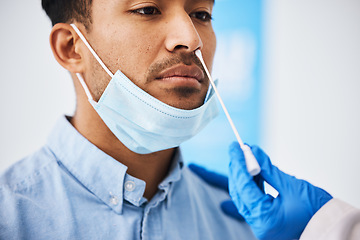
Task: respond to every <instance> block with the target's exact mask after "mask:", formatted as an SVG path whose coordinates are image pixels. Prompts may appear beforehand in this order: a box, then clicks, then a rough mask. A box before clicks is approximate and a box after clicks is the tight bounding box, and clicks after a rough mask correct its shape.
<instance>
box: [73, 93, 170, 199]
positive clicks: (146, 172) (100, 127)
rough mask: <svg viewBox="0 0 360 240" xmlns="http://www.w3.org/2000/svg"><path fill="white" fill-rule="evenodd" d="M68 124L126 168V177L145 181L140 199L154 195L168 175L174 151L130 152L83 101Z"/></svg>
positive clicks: (79, 103)
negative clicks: (143, 192)
mask: <svg viewBox="0 0 360 240" xmlns="http://www.w3.org/2000/svg"><path fill="white" fill-rule="evenodd" d="M78 100H79V99H78ZM79 105H82V106H81V107H80V106H79ZM80 109H81V110H80ZM71 124H72V125H73V126H74V127H75V128H76V129H77V130H78V131H79V132H80V133H81V134H82V135H83V136H84V137H85V138H86V139H88V140H89V141H90V142H91V143H93V144H94V145H95V146H97V147H98V148H99V149H100V150H102V151H103V152H105V153H106V154H108V155H109V156H111V157H113V158H114V159H116V160H117V161H119V162H120V163H122V164H124V165H125V166H127V167H128V171H127V173H128V174H130V175H131V176H133V177H136V178H138V179H141V180H143V181H145V182H146V188H145V194H144V197H146V198H147V199H148V200H150V199H151V198H152V197H153V196H154V195H155V194H156V192H157V190H158V185H159V184H160V182H161V181H162V180H163V179H164V178H165V177H166V175H167V174H168V171H169V168H170V165H171V162H172V158H173V155H174V152H175V149H167V150H163V151H159V152H155V153H151V154H137V153H134V152H132V151H130V150H129V149H128V148H126V147H125V146H124V145H123V144H122V143H121V142H120V141H119V140H118V139H117V138H116V136H115V135H114V134H113V133H112V132H111V131H110V129H109V128H108V127H107V126H106V125H105V123H104V122H103V121H102V120H101V118H100V117H99V116H98V114H97V113H96V111H95V110H94V109H93V108H92V106H91V105H90V104H89V102H87V101H86V100H85V101H83V102H80V101H78V104H77V110H76V112H75V115H74V117H73V118H72V119H71Z"/></svg>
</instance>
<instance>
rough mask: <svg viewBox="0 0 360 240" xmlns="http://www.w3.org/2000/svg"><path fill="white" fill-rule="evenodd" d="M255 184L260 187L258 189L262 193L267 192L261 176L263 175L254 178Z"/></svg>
mask: <svg viewBox="0 0 360 240" xmlns="http://www.w3.org/2000/svg"><path fill="white" fill-rule="evenodd" d="M253 179H254V182H255V183H256V185H257V186H258V188H259V189H260V190H261V191H262V192H265V186H264V182H265V180H264V178H263V177H262V176H261V174H258V175H256V176H254V177H253Z"/></svg>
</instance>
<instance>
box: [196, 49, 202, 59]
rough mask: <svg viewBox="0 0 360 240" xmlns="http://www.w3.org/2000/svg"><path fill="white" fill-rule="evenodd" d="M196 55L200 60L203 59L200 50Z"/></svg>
mask: <svg viewBox="0 0 360 240" xmlns="http://www.w3.org/2000/svg"><path fill="white" fill-rule="evenodd" d="M195 55H196V56H197V57H198V58H200V59H202V54H201V51H200V49H197V50H196V51H195Z"/></svg>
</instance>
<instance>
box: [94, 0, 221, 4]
mask: <svg viewBox="0 0 360 240" xmlns="http://www.w3.org/2000/svg"><path fill="white" fill-rule="evenodd" d="M169 1H171V2H184V3H185V4H192V3H201V2H207V3H211V4H215V0H153V1H152V2H154V3H165V2H169ZM92 2H93V3H94V2H97V3H101V4H106V3H109V1H108V0H95V1H94V0H93V1H92ZM111 2H113V3H114V4H132V3H137V2H138V3H141V2H144V3H151V2H149V1H139V0H115V1H111Z"/></svg>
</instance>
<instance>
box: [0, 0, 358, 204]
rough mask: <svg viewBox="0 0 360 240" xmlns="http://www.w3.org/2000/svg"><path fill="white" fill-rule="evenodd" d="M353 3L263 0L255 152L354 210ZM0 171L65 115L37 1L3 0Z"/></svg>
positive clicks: (62, 87)
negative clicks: (258, 140)
mask: <svg viewBox="0 0 360 240" xmlns="http://www.w3.org/2000/svg"><path fill="white" fill-rule="evenodd" d="M359 23H360V1H357V0H316V1H314V0H302V1H294V0H281V1H280V0H278V1H271V2H270V1H266V4H265V18H264V26H265V29H266V31H265V40H264V42H265V46H264V47H265V59H264V66H265V71H264V74H263V75H264V79H263V82H264V87H263V89H264V92H263V95H262V101H263V104H262V105H263V109H264V111H263V117H262V122H263V125H262V132H263V139H262V142H263V144H262V146H261V147H262V148H263V149H264V150H265V151H266V152H267V153H268V154H269V155H270V156H271V159H272V161H273V162H274V163H275V164H276V165H277V166H279V168H281V169H283V170H285V171H287V172H288V173H290V174H293V175H296V176H298V177H301V178H304V179H306V180H309V181H310V182H311V183H313V184H315V185H318V186H321V187H323V188H325V189H326V190H328V191H329V192H330V193H331V194H332V195H334V196H335V197H339V198H341V199H343V200H345V201H347V202H349V203H351V204H353V205H355V206H357V207H360V181H359V180H358V175H359V174H358V172H359V169H360V147H359V146H358V145H359V143H360V137H359V136H360V125H359V123H360V107H359V103H360V44H359V43H360V27H359ZM0 29H1V35H0V36H1V38H0V54H1V55H0V56H1V57H0V70H1V71H0V79H1V80H0V81H1V85H0V86H1V87H0V89H1V105H0V106H1V120H0V171H3V170H5V169H6V168H7V167H9V166H10V165H11V164H13V163H14V162H16V161H17V160H19V159H21V158H22V157H24V156H26V155H28V154H30V153H31V152H33V151H35V150H36V149H37V148H39V147H41V146H42V145H43V144H44V143H45V141H46V137H47V135H48V133H49V132H50V130H51V128H52V127H53V125H54V124H55V122H56V120H57V118H58V117H59V116H61V115H62V114H64V113H65V114H70V115H71V114H72V113H73V111H74V105H75V104H74V103H75V96H74V91H73V87H72V80H71V78H70V75H69V74H68V73H67V72H66V71H64V70H63V69H62V68H61V67H60V65H58V64H57V62H56V61H55V60H54V58H53V56H52V53H51V50H50V47H49V43H48V35H49V33H50V29H51V24H50V22H49V20H48V19H47V17H46V15H45V13H44V12H43V11H42V10H41V4H40V0H38V1H28V0H26V1H25V0H23V1H20V0H13V1H6V2H5V1H4V0H1V2H0Z"/></svg>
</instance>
